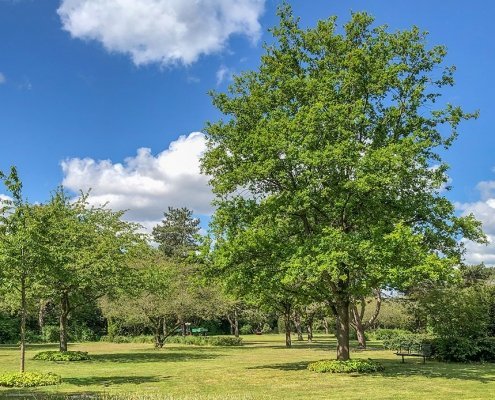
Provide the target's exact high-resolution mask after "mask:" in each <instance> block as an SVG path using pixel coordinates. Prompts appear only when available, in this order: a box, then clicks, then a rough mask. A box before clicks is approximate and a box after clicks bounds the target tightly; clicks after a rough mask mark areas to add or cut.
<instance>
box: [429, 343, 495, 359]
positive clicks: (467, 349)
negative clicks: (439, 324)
mask: <svg viewBox="0 0 495 400" xmlns="http://www.w3.org/2000/svg"><path fill="white" fill-rule="evenodd" d="M431 345H432V353H433V357H435V358H436V359H438V360H440V361H454V362H470V361H482V362H495V338H487V337H485V338H479V339H468V338H462V337H452V338H436V339H433V340H432V341H431Z"/></svg>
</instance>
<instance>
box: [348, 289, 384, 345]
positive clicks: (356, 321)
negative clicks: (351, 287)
mask: <svg viewBox="0 0 495 400" xmlns="http://www.w3.org/2000/svg"><path fill="white" fill-rule="evenodd" d="M374 292H375V299H376V305H375V310H374V312H373V315H371V317H370V319H369V320H368V321H366V322H363V318H364V311H365V309H366V299H365V298H364V297H363V298H361V300H360V303H361V309H360V310H358V306H357V303H358V302H355V303H353V304H352V306H351V317H352V322H351V325H352V327H353V328H354V329H355V330H356V336H357V340H358V343H359V347H361V348H362V349H365V348H366V335H365V331H366V329H369V328H370V327H371V326H372V325H373V324H374V322H375V321H376V319H377V318H378V314H379V313H380V308H381V304H382V296H381V291H380V290H378V289H377V290H375V291H374Z"/></svg>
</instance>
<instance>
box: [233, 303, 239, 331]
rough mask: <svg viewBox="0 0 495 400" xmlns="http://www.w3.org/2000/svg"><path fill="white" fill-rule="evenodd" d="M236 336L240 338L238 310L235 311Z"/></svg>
mask: <svg viewBox="0 0 495 400" xmlns="http://www.w3.org/2000/svg"><path fill="white" fill-rule="evenodd" d="M234 336H235V337H237V338H238V337H239V316H238V314H237V308H236V309H234Z"/></svg>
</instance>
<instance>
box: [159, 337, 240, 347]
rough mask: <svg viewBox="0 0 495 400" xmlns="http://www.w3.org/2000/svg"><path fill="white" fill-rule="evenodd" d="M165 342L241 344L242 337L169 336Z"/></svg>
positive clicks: (196, 344) (204, 344)
mask: <svg viewBox="0 0 495 400" xmlns="http://www.w3.org/2000/svg"><path fill="white" fill-rule="evenodd" d="M166 342H167V343H177V344H188V345H195V346H242V338H236V337H233V336H191V335H189V336H170V337H168V338H167V340H166Z"/></svg>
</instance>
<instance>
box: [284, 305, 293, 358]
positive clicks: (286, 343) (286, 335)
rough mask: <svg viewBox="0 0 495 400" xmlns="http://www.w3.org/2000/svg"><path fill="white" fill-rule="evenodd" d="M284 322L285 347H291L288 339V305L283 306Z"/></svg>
mask: <svg viewBox="0 0 495 400" xmlns="http://www.w3.org/2000/svg"><path fill="white" fill-rule="evenodd" d="M284 308H285V313H284V322H285V347H287V348H289V347H292V339H291V337H290V330H291V328H290V322H291V320H290V319H291V318H290V317H291V315H290V314H291V306H290V304H286V305H285V307H284Z"/></svg>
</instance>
